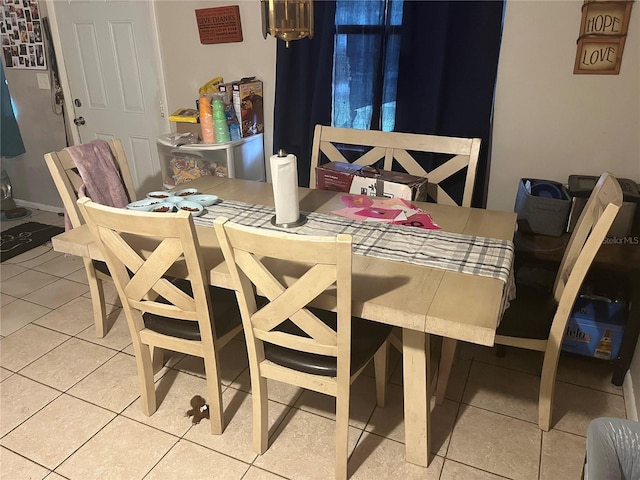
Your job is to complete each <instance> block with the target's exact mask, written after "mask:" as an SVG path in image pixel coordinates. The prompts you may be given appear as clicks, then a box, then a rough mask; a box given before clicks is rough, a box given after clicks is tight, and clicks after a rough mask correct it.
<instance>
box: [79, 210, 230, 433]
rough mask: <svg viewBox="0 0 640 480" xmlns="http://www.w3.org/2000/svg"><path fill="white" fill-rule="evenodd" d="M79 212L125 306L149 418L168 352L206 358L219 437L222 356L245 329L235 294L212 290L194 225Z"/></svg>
mask: <svg viewBox="0 0 640 480" xmlns="http://www.w3.org/2000/svg"><path fill="white" fill-rule="evenodd" d="M78 204H79V206H80V209H81V211H82V215H83V217H84V218H85V220H86V222H87V225H88V226H89V229H90V230H91V233H92V234H93V236H94V238H95V241H96V243H97V244H98V247H99V248H100V250H101V252H102V254H103V255H104V257H105V259H106V262H107V265H108V266H109V270H110V271H111V274H112V277H113V281H114V283H115V285H116V288H117V290H118V295H119V296H120V300H121V302H122V307H123V309H124V312H125V315H126V318H127V323H128V325H129V331H130V332H131V338H132V341H133V349H134V351H135V355H136V363H137V366H138V379H139V381H140V387H141V394H142V398H141V403H142V410H143V412H144V413H145V414H146V415H151V414H153V413H154V412H155V411H156V408H157V404H156V394H155V385H154V376H153V375H154V366H156V367H157V366H158V365H161V362H160V360H162V357H161V354H162V352H163V351H164V350H172V351H175V352H181V353H185V354H188V355H194V356H197V357H202V358H203V359H204V368H205V373H206V377H207V392H208V400H209V404H210V408H211V415H210V416H211V432H212V433H214V434H220V433H222V431H223V429H224V421H223V411H222V396H221V390H220V378H219V377H220V374H219V367H218V349H220V348H222V347H224V346H225V345H227V344H228V343H229V341H230V340H231V339H232V338H233V337H234V336H235V335H237V334H238V333H240V331H241V330H242V322H241V319H240V311H239V309H238V303H237V300H236V297H235V293H234V292H233V291H232V290H227V289H223V288H217V287H211V286H209V277H208V275H207V272H206V271H205V268H204V263H203V260H202V252H201V249H200V246H199V242H198V238H197V236H196V231H195V226H194V223H193V217H192V216H191V214H190V213H188V212H185V211H180V212H178V213H166V214H161V215H159V214H157V213H150V212H132V211H130V210H125V209H118V208H112V207H106V206H104V205H99V204H96V203H92V202H91V201H90V200H89V199H88V198H82V199H80V200H78ZM212 233H213V232H212ZM178 278H179V279H187V280H178Z"/></svg>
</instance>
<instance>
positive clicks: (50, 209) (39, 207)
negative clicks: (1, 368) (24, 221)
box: [13, 198, 64, 213]
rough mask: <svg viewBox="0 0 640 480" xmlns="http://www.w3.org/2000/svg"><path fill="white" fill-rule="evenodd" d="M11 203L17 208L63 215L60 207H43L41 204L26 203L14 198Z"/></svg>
mask: <svg viewBox="0 0 640 480" xmlns="http://www.w3.org/2000/svg"><path fill="white" fill-rule="evenodd" d="M13 201H14V202H15V204H16V205H17V206H19V207H25V208H35V209H36V210H43V211H45V212H53V213H64V208H62V207H54V206H52V205H44V204H42V203H35V202H27V201H26V200H20V199H17V198H14V199H13Z"/></svg>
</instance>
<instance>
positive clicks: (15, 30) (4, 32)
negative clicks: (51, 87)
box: [0, 0, 47, 70]
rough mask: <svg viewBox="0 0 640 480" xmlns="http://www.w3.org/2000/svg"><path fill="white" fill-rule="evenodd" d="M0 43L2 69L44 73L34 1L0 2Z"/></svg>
mask: <svg viewBox="0 0 640 480" xmlns="http://www.w3.org/2000/svg"><path fill="white" fill-rule="evenodd" d="M0 2H1V3H0V5H1V7H0V39H1V41H2V57H3V59H4V65H5V67H6V68H23V69H36V70H46V69H47V56H46V52H45V45H44V32H43V28H42V21H41V17H40V9H39V6H38V0H0Z"/></svg>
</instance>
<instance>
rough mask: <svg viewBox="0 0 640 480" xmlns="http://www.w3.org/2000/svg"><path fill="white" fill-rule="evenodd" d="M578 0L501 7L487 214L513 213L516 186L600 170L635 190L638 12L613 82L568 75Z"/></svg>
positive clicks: (511, 2)
mask: <svg viewBox="0 0 640 480" xmlns="http://www.w3.org/2000/svg"><path fill="white" fill-rule="evenodd" d="M581 6H582V1H581V0H572V1H519V0H508V1H507V9H506V16H505V22H504V35H503V40H502V49H501V52H500V64H499V69H498V81H497V86H496V101H495V123H494V130H493V149H492V158H491V177H490V181H489V197H488V205H487V206H488V208H493V209H501V210H513V206H514V202H515V194H516V189H517V183H518V180H519V179H520V178H523V177H533V178H544V179H549V180H557V181H561V182H566V181H567V177H568V175H569V174H571V173H580V174H586V175H599V174H600V173H602V171H604V170H609V171H611V172H612V173H614V174H616V175H618V176H620V177H626V178H631V179H633V180H635V181H636V182H640V75H639V72H640V41H639V39H640V8H638V7H639V5H635V6H634V7H633V9H632V18H631V21H630V28H629V36H628V39H627V42H626V46H625V49H624V55H623V61H622V68H621V70H620V74H619V75H574V74H573V64H574V59H575V55H576V39H577V37H578V35H579V29H580V18H581Z"/></svg>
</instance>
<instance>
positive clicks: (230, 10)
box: [196, 5, 242, 45]
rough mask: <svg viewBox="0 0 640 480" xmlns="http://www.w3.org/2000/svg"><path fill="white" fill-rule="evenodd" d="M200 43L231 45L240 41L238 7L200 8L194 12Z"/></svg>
mask: <svg viewBox="0 0 640 480" xmlns="http://www.w3.org/2000/svg"><path fill="white" fill-rule="evenodd" d="M196 21H197V22H198V33H199V34H200V43H202V44H203V45H208V44H211V43H232V42H241V41H242V23H241V22H240V7H239V6H238V5H231V6H229V7H213V8H201V9H198V10H196Z"/></svg>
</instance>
